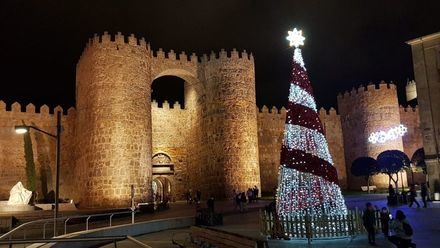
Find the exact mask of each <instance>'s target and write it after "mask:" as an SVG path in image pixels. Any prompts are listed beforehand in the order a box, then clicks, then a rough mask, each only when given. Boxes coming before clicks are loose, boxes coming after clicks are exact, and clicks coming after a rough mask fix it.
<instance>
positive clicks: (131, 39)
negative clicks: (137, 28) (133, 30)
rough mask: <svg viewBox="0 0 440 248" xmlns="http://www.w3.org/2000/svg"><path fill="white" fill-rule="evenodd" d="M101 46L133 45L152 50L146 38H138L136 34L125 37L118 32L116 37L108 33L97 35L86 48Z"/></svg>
mask: <svg viewBox="0 0 440 248" xmlns="http://www.w3.org/2000/svg"><path fill="white" fill-rule="evenodd" d="M100 44H116V45H131V46H139V47H142V48H146V49H148V50H150V44H149V43H147V42H146V41H145V38H144V37H141V38H137V37H136V36H135V35H134V34H130V35H129V36H125V35H123V34H122V33H121V32H117V33H116V34H115V35H111V34H109V33H108V32H107V31H105V32H104V34H102V35H98V34H96V33H95V34H94V35H93V38H90V39H89V41H88V43H87V45H86V46H87V47H90V46H96V45H100Z"/></svg>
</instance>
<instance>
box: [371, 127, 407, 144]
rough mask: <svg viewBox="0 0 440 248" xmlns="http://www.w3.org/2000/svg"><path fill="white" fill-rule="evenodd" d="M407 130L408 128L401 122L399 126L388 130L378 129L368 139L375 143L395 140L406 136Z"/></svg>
mask: <svg viewBox="0 0 440 248" xmlns="http://www.w3.org/2000/svg"><path fill="white" fill-rule="evenodd" d="M407 131H408V128H407V127H405V126H404V125H402V124H400V125H399V126H397V127H393V128H390V129H389V130H387V131H378V132H374V133H371V134H370V136H369V137H368V141H369V142H370V143H373V144H376V143H385V142H387V141H389V140H395V139H398V138H400V137H402V136H404V135H405V133H406V132H407Z"/></svg>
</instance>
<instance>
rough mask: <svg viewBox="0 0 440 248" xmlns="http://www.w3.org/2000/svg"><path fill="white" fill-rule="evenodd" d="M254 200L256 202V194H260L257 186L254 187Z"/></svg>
mask: <svg viewBox="0 0 440 248" xmlns="http://www.w3.org/2000/svg"><path fill="white" fill-rule="evenodd" d="M254 192H255V194H254V199H255V201H258V193H260V190H259V189H258V187H257V185H255V186H254Z"/></svg>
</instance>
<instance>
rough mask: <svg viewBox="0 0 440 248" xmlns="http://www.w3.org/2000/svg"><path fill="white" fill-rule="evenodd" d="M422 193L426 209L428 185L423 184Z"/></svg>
mask: <svg viewBox="0 0 440 248" xmlns="http://www.w3.org/2000/svg"><path fill="white" fill-rule="evenodd" d="M420 191H421V192H420V195H421V196H422V202H423V207H424V208H426V207H427V204H426V200H427V199H426V198H427V197H428V187H427V186H426V183H422V186H421V188H420Z"/></svg>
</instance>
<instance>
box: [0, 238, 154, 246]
mask: <svg viewBox="0 0 440 248" xmlns="http://www.w3.org/2000/svg"><path fill="white" fill-rule="evenodd" d="M122 240H129V241H131V242H133V243H135V244H136V245H138V246H140V247H144V248H152V247H151V246H149V245H147V244H144V243H142V242H141V241H139V240H137V239H135V238H133V237H132V236H106V237H88V238H54V239H27V240H22V239H19V240H7V241H1V240H0V245H8V246H9V247H12V246H13V245H17V244H35V243H41V244H46V243H64V242H106V241H112V242H113V244H114V246H115V247H117V242H118V241H122Z"/></svg>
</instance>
